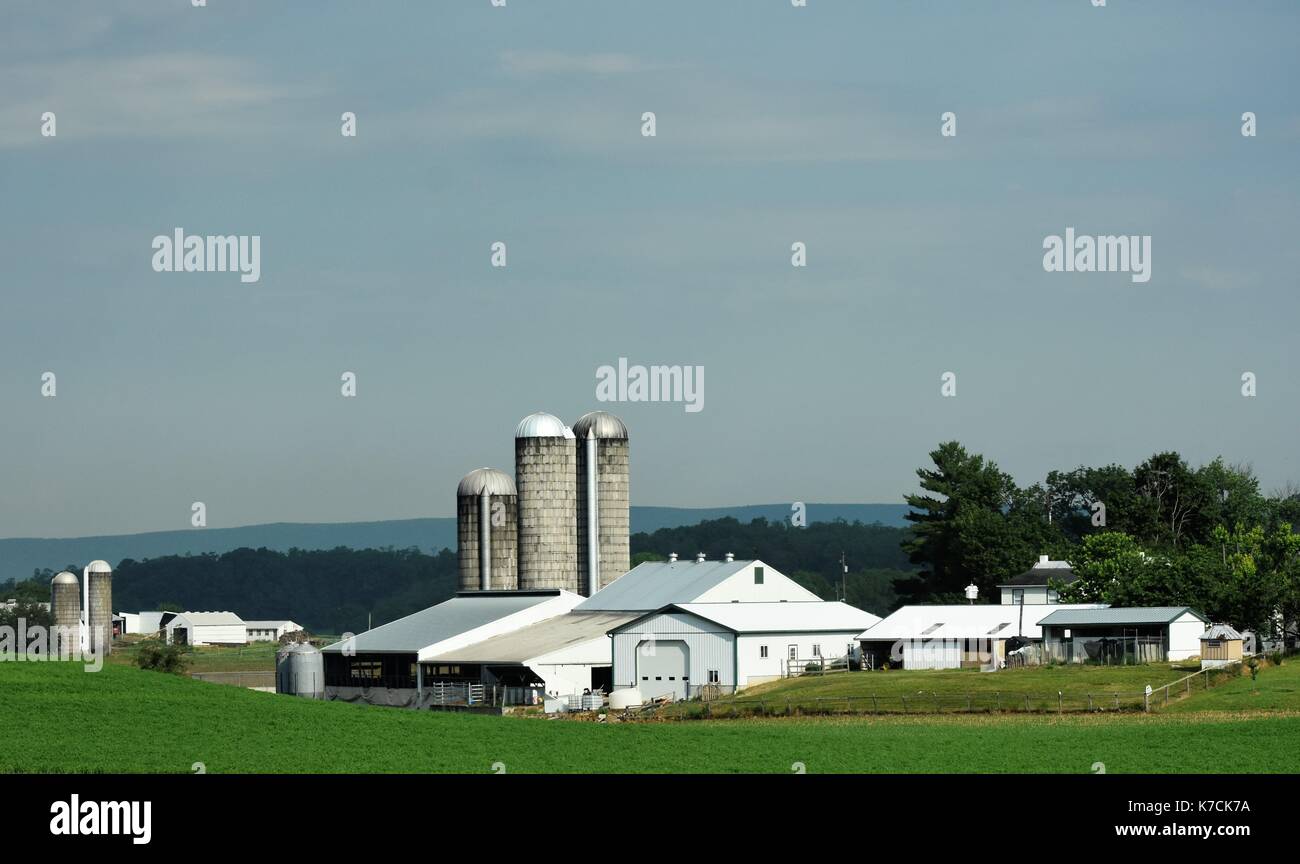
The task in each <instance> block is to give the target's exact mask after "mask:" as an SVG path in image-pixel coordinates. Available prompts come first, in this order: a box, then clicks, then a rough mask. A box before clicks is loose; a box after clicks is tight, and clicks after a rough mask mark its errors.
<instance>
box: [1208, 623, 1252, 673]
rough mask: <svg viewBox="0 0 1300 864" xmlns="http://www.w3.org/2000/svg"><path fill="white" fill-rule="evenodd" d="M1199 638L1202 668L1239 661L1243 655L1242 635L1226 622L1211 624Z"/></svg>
mask: <svg viewBox="0 0 1300 864" xmlns="http://www.w3.org/2000/svg"><path fill="white" fill-rule="evenodd" d="M1200 638H1201V668H1202V669H1211V668H1213V667H1216V666H1227V665H1229V664H1232V663H1240V662H1241V659H1242V657H1243V656H1244V655H1245V651H1244V650H1243V644H1242V643H1243V641H1244V637H1243V636H1242V635H1241V634H1240V633H1238V632H1237V631H1236V629H1235V628H1233V627H1231V626H1229V625H1227V624H1212V625H1211V626H1210V629H1208V630H1206V631H1205V632H1204V633H1202V634H1201V637H1200Z"/></svg>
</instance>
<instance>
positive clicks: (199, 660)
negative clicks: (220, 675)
mask: <svg viewBox="0 0 1300 864" xmlns="http://www.w3.org/2000/svg"><path fill="white" fill-rule="evenodd" d="M140 641H141V640H135V641H130V642H126V641H123V642H115V643H114V644H113V653H112V654H110V655H109V662H110V663H115V664H118V665H122V666H134V665H135V656H136V651H137V649H138V647H139V645H140ZM279 647H280V646H279V644H278V643H276V642H253V643H251V644H249V645H239V646H235V647H230V648H227V647H217V646H209V645H204V646H202V647H199V648H193V649H191V650H190V652H189V653H188V654H187V655H186V657H187V658H188V660H189V665H188V667H187V668H186V670H185V671H187V672H274V671H275V652H276V651H277V650H278V649H279Z"/></svg>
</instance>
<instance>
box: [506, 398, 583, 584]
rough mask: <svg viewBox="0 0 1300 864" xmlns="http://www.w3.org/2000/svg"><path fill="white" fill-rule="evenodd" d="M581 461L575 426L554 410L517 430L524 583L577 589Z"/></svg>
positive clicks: (521, 580)
mask: <svg viewBox="0 0 1300 864" xmlns="http://www.w3.org/2000/svg"><path fill="white" fill-rule="evenodd" d="M576 470H577V462H576V458H575V450H574V438H573V431H572V430H570V429H569V427H567V426H565V425H564V424H563V423H562V422H560V420H559V418H558V417H555V416H553V415H551V414H544V413H538V414H530V415H528V416H527V417H525V418H524V419H523V420H521V421H520V422H519V427H518V428H517V429H516V430H515V485H516V486H517V487H518V489H519V587H520V588H521V589H523V590H531V589H537V588H563V589H565V590H567V591H574V592H577V590H578V569H577V560H578V524H577V506H576V505H577V488H576Z"/></svg>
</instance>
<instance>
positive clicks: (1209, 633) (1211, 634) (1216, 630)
mask: <svg viewBox="0 0 1300 864" xmlns="http://www.w3.org/2000/svg"><path fill="white" fill-rule="evenodd" d="M1243 638H1245V637H1243V636H1242V635H1241V634H1240V633H1238V632H1237V630H1236V628H1235V627H1233V626H1232V625H1231V624H1211V625H1210V629H1209V630H1206V631H1205V632H1204V633H1202V634H1201V641H1205V640H1207V639H1243Z"/></svg>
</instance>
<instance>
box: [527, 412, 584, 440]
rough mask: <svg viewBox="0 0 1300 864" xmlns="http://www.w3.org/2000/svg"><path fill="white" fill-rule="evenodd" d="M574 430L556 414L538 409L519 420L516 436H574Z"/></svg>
mask: <svg viewBox="0 0 1300 864" xmlns="http://www.w3.org/2000/svg"><path fill="white" fill-rule="evenodd" d="M572 437H573V432H572V430H570V429H569V427H568V426H565V425H564V423H563V422H562V421H561V420H560V418H559V417H556V416H555V415H554V414H547V413H546V412H545V411H538V412H537V413H536V414H529V415H528V416H527V417H525V418H524V419H522V420H520V421H519V425H518V426H517V427H516V428H515V438H516V439H518V438H572Z"/></svg>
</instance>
